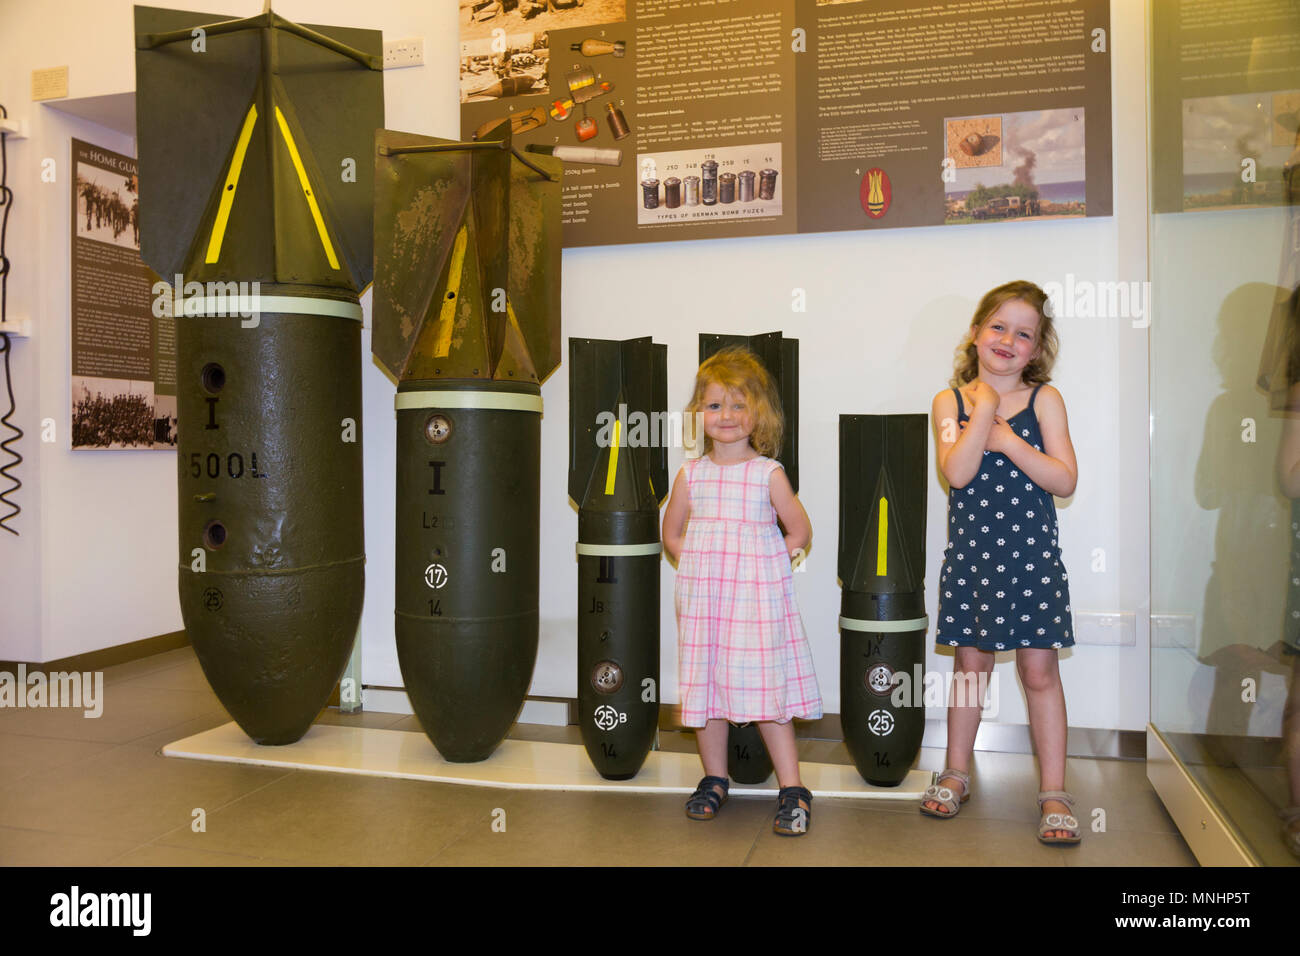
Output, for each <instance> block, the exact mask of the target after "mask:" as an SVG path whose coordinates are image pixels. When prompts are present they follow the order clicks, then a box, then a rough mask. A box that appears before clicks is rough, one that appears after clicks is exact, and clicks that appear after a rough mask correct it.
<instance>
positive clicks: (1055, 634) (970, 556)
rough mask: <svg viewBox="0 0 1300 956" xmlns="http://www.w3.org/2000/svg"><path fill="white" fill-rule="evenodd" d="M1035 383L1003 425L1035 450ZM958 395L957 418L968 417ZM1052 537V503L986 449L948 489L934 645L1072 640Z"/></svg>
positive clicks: (1008, 646)
mask: <svg viewBox="0 0 1300 956" xmlns="http://www.w3.org/2000/svg"><path fill="white" fill-rule="evenodd" d="M1039 388H1042V386H1041V385H1040V386H1038V388H1035V389H1034V391H1033V394H1031V395H1030V396H1029V404H1028V405H1027V406H1026V407H1025V408H1024V410H1023V411H1021V412H1019V413H1017V414H1015V415H1013V416H1011V418H1010V419H1008V420H1007V424H1008V425H1009V426H1010V427H1011V428H1012V430H1013V431H1015V432H1016V434H1018V435H1019V436H1020V437H1021V438H1023V439H1024V440H1025V441H1026V442H1028V443H1029V444H1030V445H1031V446H1032V447H1034V448H1036V449H1037V450H1038V451H1042V450H1043V436H1042V432H1041V431H1040V430H1039V427H1038V416H1037V415H1036V414H1035V413H1034V400H1035V399H1036V398H1038V389H1039ZM953 393H954V394H955V395H956V396H957V420H958V421H959V422H962V421H969V420H970V416H969V415H967V414H966V409H965V407H964V406H963V403H962V397H961V392H960V391H958V390H957V389H955V388H954V389H953ZM1068 581H1069V578H1068V577H1067V575H1066V573H1065V566H1064V565H1063V564H1062V563H1061V548H1060V545H1059V544H1058V543H1057V524H1056V502H1055V501H1054V500H1053V499H1052V496H1051V495H1050V494H1048V493H1047V492H1046V491H1044V490H1043V489H1042V488H1040V487H1038V485H1037V484H1035V483H1034V482H1033V481H1032V480H1031V479H1030V478H1029V476H1028V475H1026V474H1024V473H1023V472H1022V471H1021V470H1020V469H1019V468H1017V467H1016V465H1015V462H1013V461H1012V460H1011V459H1010V458H1007V457H1006V456H1005V455H1002V454H999V453H997V452H990V451H988V450H985V452H984V460H983V461H982V462H981V463H980V470H979V474H977V475H976V476H975V477H974V478H973V479H971V482H970V484H968V485H967V486H966V487H964V488H952V489H950V490H949V492H948V547H947V548H945V549H944V556H943V574H942V576H941V577H940V579H939V615H938V627H937V629H936V631H935V642H936V644H938V645H941V646H942V645H946V646H951V647H978V648H979V649H980V650H985V651H1003V650H1014V649H1016V648H1020V647H1070V646H1071V645H1073V644H1074V638H1073V637H1072V636H1071V635H1072V634H1073V632H1074V622H1073V619H1072V618H1071V616H1070V588H1069V584H1068Z"/></svg>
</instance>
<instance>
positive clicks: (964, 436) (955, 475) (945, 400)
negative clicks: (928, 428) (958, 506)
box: [930, 385, 997, 488]
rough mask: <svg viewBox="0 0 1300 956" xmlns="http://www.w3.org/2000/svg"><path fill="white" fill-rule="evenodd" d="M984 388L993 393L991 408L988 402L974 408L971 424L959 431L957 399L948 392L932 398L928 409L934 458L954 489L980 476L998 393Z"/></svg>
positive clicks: (950, 391)
mask: <svg viewBox="0 0 1300 956" xmlns="http://www.w3.org/2000/svg"><path fill="white" fill-rule="evenodd" d="M984 388H987V389H988V390H989V391H990V392H993V400H992V401H993V404H992V405H991V406H990V404H989V401H988V400H986V401H984V402H982V403H979V404H976V406H975V407H974V408H973V409H971V412H970V421H969V422H967V423H966V424H965V425H963V426H960V427H959V426H958V424H957V399H956V398H955V397H954V396H953V394H952V390H951V389H944V390H943V391H942V392H940V393H939V394H938V395H936V396H934V403H933V404H932V405H931V409H930V411H931V414H932V416H933V419H934V442H935V457H936V458H937V459H938V463H939V470H940V471H941V472H943V477H944V478H945V479H947V481H948V484H949V485H950V486H951V487H953V488H964V487H966V485H968V484H970V482H971V481H972V480H973V479H974V478H975V476H976V475H977V474H979V470H980V461H981V460H982V459H983V457H984V446H985V443H986V442H987V440H988V433H989V429H990V428H991V427H992V425H993V414H994V412H995V411H996V410H997V402H996V398H997V392H994V391H993V389H992V388H991V387H989V386H987V385H985V386H984Z"/></svg>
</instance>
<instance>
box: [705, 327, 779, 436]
mask: <svg viewBox="0 0 1300 956" xmlns="http://www.w3.org/2000/svg"><path fill="white" fill-rule="evenodd" d="M715 383H716V384H718V385H721V386H722V388H723V390H724V391H726V392H727V393H728V394H730V393H732V392H736V393H738V394H740V395H742V396H743V397H744V399H745V406H746V408H747V410H748V411H749V414H750V417H751V420H752V421H753V423H754V430H753V431H752V432H751V433H750V436H749V443H750V444H751V445H752V446H753V447H754V450H755V451H756V452H758V453H759V454H760V455H766V456H767V457H768V458H775V457H776V456H777V455H779V454H780V453H781V442H782V441H783V439H784V438H785V415H784V414H783V413H782V411H781V394H780V393H779V392H778V391H777V390H776V383H775V382H773V381H772V376H771V375H769V374H768V372H767V369H765V368H764V367H763V363H762V362H760V361H759V360H758V356H757V355H755V354H754V353H753V352H751V351H750V350H749V349H747V348H744V347H743V346H740V345H729V346H727V347H726V348H724V349H720V350H719V351H717V352H716V353H714V354H713V355H711V356H710V357H709V358H707V359H705V360H704V362H703V364H701V365H700V370H699V371H698V372H697V373H696V374H695V393H694V394H693V395H692V396H691V401H690V404H688V405H687V406H686V411H687V412H688V413H689V414H691V415H696V414H698V413H699V412H700V410H701V409H702V408H703V407H704V392H705V390H706V389H707V388H708V387H709V386H710V385H713V384H715ZM712 450H713V439H711V438H709V436H708V435H705V436H704V454H706V455H707V454H708V453H709V452H710V451H712Z"/></svg>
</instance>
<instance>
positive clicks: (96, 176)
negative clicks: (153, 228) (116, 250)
mask: <svg viewBox="0 0 1300 956" xmlns="http://www.w3.org/2000/svg"><path fill="white" fill-rule="evenodd" d="M77 235H78V236H80V237H82V238H84V239H94V240H96V241H98V242H111V243H113V244H114V245H116V246H121V247H123V248H124V249H135V250H137V251H138V250H139V249H140V198H139V184H138V183H137V182H136V177H134V176H123V175H122V174H121V173H118V172H114V171H113V170H109V169H102V168H100V167H99V166H91V165H90V164H89V163H77Z"/></svg>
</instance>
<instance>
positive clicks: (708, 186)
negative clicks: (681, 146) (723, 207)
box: [700, 159, 718, 206]
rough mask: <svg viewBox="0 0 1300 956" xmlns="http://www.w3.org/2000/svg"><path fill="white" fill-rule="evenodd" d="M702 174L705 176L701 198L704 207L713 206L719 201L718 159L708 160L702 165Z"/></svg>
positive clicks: (702, 182)
mask: <svg viewBox="0 0 1300 956" xmlns="http://www.w3.org/2000/svg"><path fill="white" fill-rule="evenodd" d="M700 174H701V175H702V176H703V180H702V181H701V185H702V187H703V188H702V190H701V193H700V195H701V197H702V198H703V200H704V205H706V206H712V205H714V204H715V203H716V202H717V201H718V161H717V160H716V159H706V160H705V161H704V162H702V163H700Z"/></svg>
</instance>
